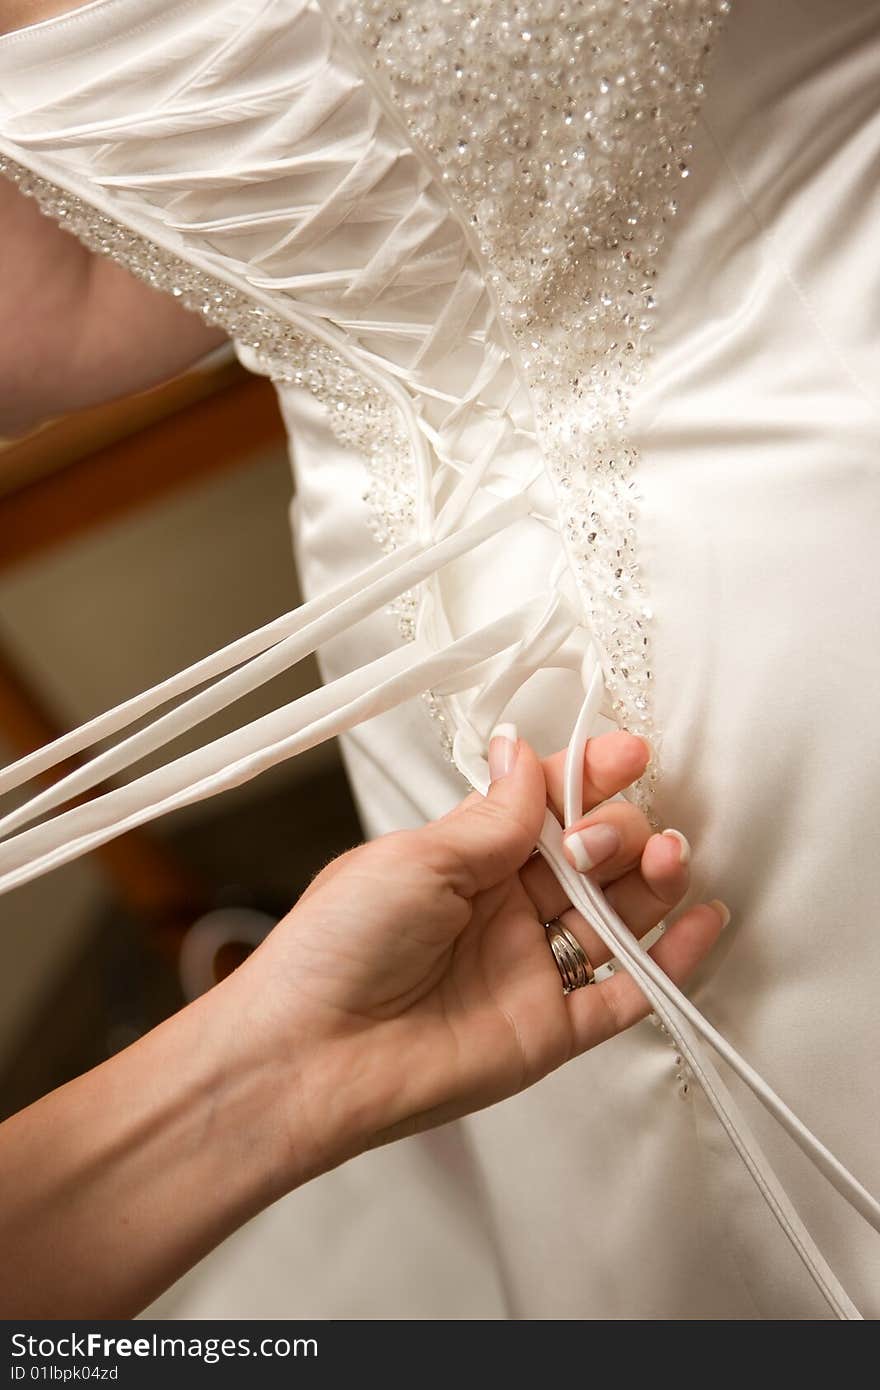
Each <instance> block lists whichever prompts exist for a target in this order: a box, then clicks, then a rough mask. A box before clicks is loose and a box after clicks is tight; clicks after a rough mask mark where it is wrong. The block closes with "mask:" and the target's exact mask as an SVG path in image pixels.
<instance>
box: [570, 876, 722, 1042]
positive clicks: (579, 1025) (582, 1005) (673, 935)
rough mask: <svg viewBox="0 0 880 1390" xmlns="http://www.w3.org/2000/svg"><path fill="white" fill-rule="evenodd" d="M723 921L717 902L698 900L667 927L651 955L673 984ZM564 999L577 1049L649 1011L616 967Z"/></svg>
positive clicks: (711, 940)
mask: <svg viewBox="0 0 880 1390" xmlns="http://www.w3.org/2000/svg"><path fill="white" fill-rule="evenodd" d="M728 920H729V914H728V913H727V909H726V908H725V907H724V905H723V903H701V904H700V905H699V906H698V907H693V908H691V909H690V910H689V911H688V912H686V913H685V914H684V916H682V917H680V918H679V919H678V921H677V922H674V923H673V924H672V925H671V926H670V927H669V928H668V930H667V931H666V932H665V934H664V935H663V936H662V937H661V938H660V940H659V941H658V942H657V944H656V945H655V946H654V947H653V949H652V950H651V955H652V956H653V958H654V960H656V962H657V964H658V965H659V966H661V968H662V969H663V970H665V972H666V974H667V975H668V976H669V978H670V979H671V980H672V981H674V983H675V984H678V985H680V984H683V983H684V982H685V981H686V980H687V978H688V977H689V975H690V974H691V973H692V972H693V971H694V970H695V969H696V967H697V966H698V965H699V963H700V961H701V960H702V959H703V958H704V956H706V955H707V954H708V952H709V951H710V950H711V949H712V947H713V946H714V945H715V942H716V941H717V940H718V937H719V936H720V935H721V932H722V930H723V928H724V926H725V925H726V922H727V921H728ZM569 1004H570V1007H571V1012H572V1020H573V1026H574V1034H575V1040H576V1046H577V1048H578V1050H579V1051H585V1050H586V1049H587V1048H588V1047H595V1046H596V1044H597V1043H600V1042H604V1041H605V1040H606V1039H607V1038H612V1037H614V1036H615V1035H616V1034H617V1033H621V1032H623V1030H624V1029H625V1028H629V1027H631V1026H632V1024H634V1023H637V1022H638V1021H639V1019H642V1018H645V1017H646V1015H647V1014H648V1013H649V1011H650V1008H649V1005H648V1003H647V1001H646V999H645V996H644V995H643V994H642V991H641V989H640V988H639V986H638V985H637V984H636V982H635V980H633V978H632V976H631V975H629V974H627V972H626V971H625V970H624V969H622V968H621V969H620V970H618V971H616V972H615V974H613V975H611V976H609V978H608V979H607V980H603V981H602V983H601V984H596V985H589V986H588V987H587V988H586V989H579V990H575V992H574V993H573V994H571V995H569Z"/></svg>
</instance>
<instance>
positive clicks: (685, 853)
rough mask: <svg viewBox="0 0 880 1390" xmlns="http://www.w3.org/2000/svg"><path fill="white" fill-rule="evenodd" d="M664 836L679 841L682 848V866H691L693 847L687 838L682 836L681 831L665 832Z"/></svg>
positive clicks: (680, 850)
mask: <svg viewBox="0 0 880 1390" xmlns="http://www.w3.org/2000/svg"><path fill="white" fill-rule="evenodd" d="M663 834H664V835H668V836H669V837H670V839H673V840H677V841H678V843H679V846H680V848H679V862H680V863H682V864H689V863H690V862H691V847H690V845H689V844H688V841H687V837H686V836H685V835H682V833H681V831H680V830H664V831H663Z"/></svg>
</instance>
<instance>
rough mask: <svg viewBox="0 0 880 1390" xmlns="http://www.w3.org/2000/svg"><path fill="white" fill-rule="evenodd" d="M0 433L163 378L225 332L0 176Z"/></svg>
mask: <svg viewBox="0 0 880 1390" xmlns="http://www.w3.org/2000/svg"><path fill="white" fill-rule="evenodd" d="M0 323H4V324H8V323H12V324H15V328H16V331H15V332H14V333H4V334H2V335H0V436H6V437H7V438H9V437H13V436H16V435H20V434H23V433H26V432H27V431H28V430H31V429H34V428H35V427H36V426H37V425H39V424H41V423H42V422H43V421H45V420H47V419H49V418H51V417H52V416H55V415H62V414H66V413H67V412H69V411H73V410H80V409H82V408H84V407H85V406H90V405H98V404H100V403H101V402H103V401H109V400H114V399H115V398H117V397H119V396H125V395H129V394H131V393H132V392H135V391H144V390H146V389H147V388H148V387H150V386H156V385H158V384H159V383H160V382H162V381H167V380H168V379H169V378H170V377H173V376H175V375H176V374H177V373H178V372H181V371H183V370H185V368H187V367H189V366H191V365H192V364H193V363H194V362H196V361H198V360H199V358H201V357H203V356H204V355H205V354H206V353H207V352H210V351H211V349H212V348H215V347H218V346H219V345H220V344H221V343H222V342H224V334H223V333H222V332H221V331H220V330H218V329H216V328H210V327H209V326H208V325H207V324H205V323H203V322H202V320H201V319H200V318H199V317H198V316H197V315H196V314H192V313H190V312H189V311H188V310H186V309H183V308H181V306H180V305H179V304H177V303H176V302H175V301H174V300H173V299H172V298H171V297H170V295H166V294H161V293H160V292H159V291H158V290H154V289H151V288H150V287H149V286H148V285H145V284H143V283H142V282H141V281H139V280H136V279H135V278H134V276H132V275H130V274H129V273H128V271H126V270H123V269H122V267H121V266H118V265H115V264H114V263H113V262H112V261H109V260H106V259H104V258H103V257H97V256H93V255H91V253H90V252H88V251H87V250H86V249H85V247H84V246H82V245H80V243H79V242H78V241H76V239H75V238H74V237H72V236H71V235H70V234H69V233H68V232H65V231H63V230H62V229H61V228H60V227H58V226H57V225H56V224H55V223H54V222H51V221H50V220H49V219H48V218H46V217H44V216H43V215H42V213H41V212H40V211H39V209H38V208H37V206H36V204H35V203H34V201H33V199H31V198H25V197H24V196H23V195H22V194H21V193H19V191H18V189H17V188H16V187H15V186H14V184H11V183H9V182H8V181H7V180H6V179H3V178H0Z"/></svg>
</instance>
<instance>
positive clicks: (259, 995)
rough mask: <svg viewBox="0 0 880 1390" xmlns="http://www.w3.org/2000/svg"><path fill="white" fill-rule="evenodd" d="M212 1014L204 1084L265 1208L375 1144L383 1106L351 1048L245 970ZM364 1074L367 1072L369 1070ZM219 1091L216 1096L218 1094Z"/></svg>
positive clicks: (211, 997) (215, 998)
mask: <svg viewBox="0 0 880 1390" xmlns="http://www.w3.org/2000/svg"><path fill="white" fill-rule="evenodd" d="M199 1006H204V1007H205V1009H206V1011H207V1010H209V1011H210V1024H209V1027H210V1033H211V1037H212V1043H211V1048H210V1052H211V1054H212V1056H213V1057H214V1059H215V1060H214V1061H213V1062H212V1063H211V1064H209V1066H208V1068H207V1071H206V1076H205V1080H204V1084H205V1087H206V1093H207V1092H212V1091H214V1092H215V1094H216V1095H217V1096H218V1101H217V1103H216V1105H212V1109H213V1110H214V1111H215V1112H216V1114H217V1115H219V1116H222V1119H221V1120H220V1123H222V1125H223V1128H224V1131H227V1130H229V1128H230V1126H232V1127H233V1128H234V1129H238V1130H239V1131H240V1133H241V1134H242V1136H243V1137H244V1136H245V1135H247V1136H249V1137H248V1138H247V1140H246V1141H244V1142H245V1143H246V1147H247V1150H248V1157H247V1169H248V1174H249V1177H248V1181H249V1183H250V1185H251V1187H252V1190H253V1196H254V1200H255V1201H256V1203H257V1204H258V1205H259V1206H266V1205H268V1204H269V1203H271V1202H273V1201H276V1200H277V1199H278V1198H280V1197H282V1196H284V1195H285V1194H286V1193H288V1192H290V1191H292V1190H293V1189H294V1188H296V1187H299V1186H301V1185H302V1184H303V1183H305V1182H308V1181H309V1180H310V1179H312V1178H314V1177H317V1176H318V1175H319V1174H320V1173H323V1172H326V1171H327V1170H328V1169H330V1168H334V1167H336V1166H337V1165H338V1164H340V1163H343V1162H345V1161H346V1160H347V1159H349V1158H352V1157H354V1155H355V1154H357V1153H359V1152H361V1151H362V1150H363V1149H364V1148H366V1147H367V1146H368V1144H369V1142H370V1138H371V1132H372V1127H373V1117H374V1112H375V1109H376V1106H375V1104H374V1102H373V1099H372V1088H371V1087H370V1086H369V1085H368V1084H367V1083H368V1082H369V1076H368V1075H365V1074H359V1070H360V1069H359V1068H358V1067H357V1066H352V1052H353V1048H352V1043H351V1040H350V1039H349V1038H347V1037H345V1036H342V1035H340V1034H339V1033H338V1032H337V1031H335V1030H334V1029H333V1028H332V1027H330V1026H329V1025H328V1023H327V1020H326V1019H324V1018H323V1017H320V1016H319V1015H318V1014H316V1013H315V1012H313V1011H312V1010H310V1009H308V1008H307V1007H306V1006H305V1005H304V1004H303V1003H302V1001H299V1000H297V999H296V997H295V996H293V997H291V994H290V993H288V992H285V993H284V995H283V997H282V998H280V999H278V998H276V997H275V995H274V991H273V990H272V989H271V987H269V988H267V987H266V981H265V979H264V978H262V977H261V975H259V974H258V973H257V972H256V971H253V972H251V971H250V970H249V969H248V965H247V964H245V965H243V966H241V967H239V969H238V970H237V971H236V972H235V973H234V974H233V975H231V976H229V977H228V978H227V979H226V980H224V981H223V982H222V983H221V984H219V985H217V986H216V987H215V988H214V989H212V990H211V991H210V992H209V993H208V994H207V995H205V996H204V997H203V998H202V999H201V1000H199V1001H197V1004H196V1005H194V1006H191V1007H194V1008H196V1007H199ZM364 1071H365V1072H366V1073H369V1067H367V1068H365V1069H364ZM215 1088H216V1090H215Z"/></svg>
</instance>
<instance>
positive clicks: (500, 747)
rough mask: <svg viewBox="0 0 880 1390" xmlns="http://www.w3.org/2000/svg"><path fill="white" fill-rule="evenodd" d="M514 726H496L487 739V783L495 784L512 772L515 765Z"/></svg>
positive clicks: (515, 734) (515, 740) (515, 733)
mask: <svg viewBox="0 0 880 1390" xmlns="http://www.w3.org/2000/svg"><path fill="white" fill-rule="evenodd" d="M517 737H518V735H517V732H516V725H515V724H496V726H495V728H494V729H493V730H492V737H491V738H490V739H489V781H490V782H497V781H498V779H499V778H500V777H507V776H509V775H510V773H511V772H513V769H514V765H515V763H516V743H517Z"/></svg>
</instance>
